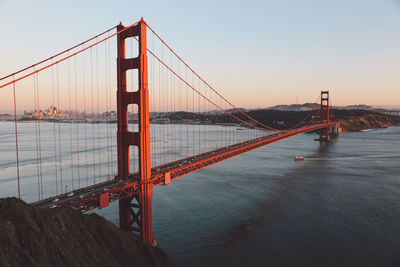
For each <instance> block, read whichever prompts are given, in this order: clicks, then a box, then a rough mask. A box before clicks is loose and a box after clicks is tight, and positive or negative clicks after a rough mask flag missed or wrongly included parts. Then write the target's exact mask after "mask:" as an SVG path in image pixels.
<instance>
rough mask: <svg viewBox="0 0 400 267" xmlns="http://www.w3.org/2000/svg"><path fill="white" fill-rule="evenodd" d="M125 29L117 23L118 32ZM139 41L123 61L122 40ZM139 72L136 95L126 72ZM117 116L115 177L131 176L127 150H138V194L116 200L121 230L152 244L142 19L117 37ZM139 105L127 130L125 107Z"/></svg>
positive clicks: (147, 101) (148, 138)
mask: <svg viewBox="0 0 400 267" xmlns="http://www.w3.org/2000/svg"><path fill="white" fill-rule="evenodd" d="M123 29H125V27H124V26H123V25H122V24H120V25H118V27H117V31H118V32H120V31H121V30H123ZM132 37H138V38H139V55H138V57H136V58H125V39H126V38H132ZM130 69H137V70H138V76H139V77H138V78H139V79H138V80H139V89H138V91H136V92H127V90H126V71H127V70H130ZM117 76H118V77H117V78H118V89H117V114H118V130H117V145H118V178H119V179H128V178H129V176H130V174H131V173H130V166H129V165H130V155H129V147H130V146H136V147H138V150H139V181H140V187H141V188H140V193H139V194H136V195H133V196H131V197H127V198H123V199H120V200H119V223H120V227H121V228H122V229H125V230H128V231H131V232H136V233H138V234H139V235H140V236H141V238H142V240H143V242H145V243H152V242H153V239H154V237H153V230H152V216H151V210H152V209H151V198H152V194H153V185H152V184H151V183H146V181H147V180H149V179H150V177H151V163H150V130H149V90H148V84H147V80H148V74H147V46H146V23H145V22H144V21H143V19H142V20H141V21H140V22H139V23H138V24H137V25H136V26H133V27H130V28H127V29H126V30H125V31H123V32H120V33H119V34H118V58H117ZM132 104H134V105H137V106H138V117H139V120H138V124H139V125H138V129H139V132H130V131H128V123H129V122H128V105H132Z"/></svg>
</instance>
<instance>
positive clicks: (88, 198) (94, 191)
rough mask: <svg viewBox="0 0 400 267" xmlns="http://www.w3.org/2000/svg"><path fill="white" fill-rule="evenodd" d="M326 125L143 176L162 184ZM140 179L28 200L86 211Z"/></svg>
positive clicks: (136, 187)
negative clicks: (167, 175)
mask: <svg viewBox="0 0 400 267" xmlns="http://www.w3.org/2000/svg"><path fill="white" fill-rule="evenodd" d="M329 125H330V126H331V125H335V123H330V124H329ZM326 126H327V125H326V124H314V125H310V126H308V127H303V128H299V129H296V130H293V131H287V132H280V133H274V134H269V135H266V136H263V137H259V138H255V139H251V140H248V141H245V142H241V143H237V144H234V145H230V146H227V147H223V148H219V149H216V150H212V151H209V152H206V153H203V154H199V155H195V156H192V157H188V158H184V159H181V160H178V161H174V162H171V163H168V164H165V165H161V166H157V167H154V168H152V170H151V173H152V176H151V179H149V180H147V181H146V183H152V184H153V185H154V186H157V185H161V184H165V176H166V174H167V173H169V175H170V179H171V181H172V180H174V179H177V178H179V177H181V176H183V175H186V174H189V173H191V172H195V171H198V170H200V169H203V168H205V167H208V166H210V165H213V164H216V163H219V162H221V161H224V160H227V159H229V158H232V157H235V156H238V155H240V154H243V153H246V152H249V151H251V150H254V149H257V148H259V147H262V146H265V145H268V144H271V143H274V142H276V141H279V140H282V139H285V138H288V137H291V136H294V135H298V134H301V133H306V132H310V131H315V130H318V129H321V128H325V127H326ZM141 182H142V183H143V181H139V174H138V173H134V174H132V175H131V176H129V177H128V179H118V178H115V179H113V180H111V181H107V182H103V183H99V184H96V185H93V186H89V187H85V188H81V189H78V190H75V191H73V192H72V193H71V192H70V193H66V194H62V195H59V196H54V197H51V198H47V199H44V200H41V201H38V202H35V203H32V204H33V205H35V206H37V207H43V208H45V207H52V208H55V207H72V208H74V209H77V210H80V211H82V212H86V211H89V210H92V209H95V208H99V207H100V196H102V197H106V198H107V197H108V201H109V202H113V201H116V200H119V199H122V198H125V197H128V196H131V195H134V194H137V193H138V192H139V191H140V183H141Z"/></svg>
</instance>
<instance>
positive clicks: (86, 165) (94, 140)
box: [0, 19, 337, 243]
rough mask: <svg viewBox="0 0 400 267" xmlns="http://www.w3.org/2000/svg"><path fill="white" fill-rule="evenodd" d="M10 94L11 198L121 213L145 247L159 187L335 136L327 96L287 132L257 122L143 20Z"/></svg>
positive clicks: (70, 53)
mask: <svg viewBox="0 0 400 267" xmlns="http://www.w3.org/2000/svg"><path fill="white" fill-rule="evenodd" d="M115 59H116V60H115ZM0 82H1V85H0V88H1V92H0V94H1V95H0V98H3V99H5V101H6V102H4V103H2V106H4V107H5V106H7V105H8V109H9V110H10V112H9V117H10V118H9V122H10V123H11V122H12V131H11V130H10V132H9V134H10V135H12V136H13V140H14V141H13V144H6V145H4V146H2V150H3V151H4V155H5V157H7V158H9V159H12V160H11V161H10V162H12V164H11V163H10V164H9V165H7V171H4V172H3V175H2V176H0V179H8V180H7V181H9V183H8V184H7V186H8V187H7V188H6V190H7V191H8V192H9V195H15V196H18V197H19V198H22V199H24V200H26V201H29V202H31V203H33V205H35V206H37V207H41V208H68V207H69V208H73V209H75V210H79V211H81V212H86V211H89V210H92V209H96V208H100V209H102V208H106V207H107V206H109V203H111V202H113V201H119V221H120V227H121V228H123V229H126V230H128V231H132V232H134V233H137V234H138V235H140V236H141V238H142V240H143V241H144V242H146V243H152V242H154V235H153V231H152V194H153V187H155V186H158V185H167V184H169V183H170V182H172V181H174V180H175V179H178V178H179V177H182V176H184V175H186V174H189V173H193V172H196V171H198V170H201V169H203V168H207V167H208V166H211V165H214V164H217V163H219V162H222V161H224V160H227V159H230V158H232V157H235V156H238V155H241V154H244V153H246V152H249V151H252V150H254V149H257V148H260V147H263V146H266V145H268V144H271V143H274V142H278V141H280V140H283V139H286V138H289V137H292V136H295V135H298V134H302V133H306V132H319V139H318V140H319V141H323V142H325V141H329V138H330V133H331V132H333V131H334V128H335V127H337V124H336V122H335V121H333V120H331V119H330V118H331V115H330V109H329V107H330V100H329V92H328V91H321V93H320V94H318V97H319V98H318V100H317V101H316V105H315V109H312V110H310V111H309V113H308V114H307V115H306V116H305V117H304V119H303V120H301V121H300V122H297V123H294V124H293V125H290V126H289V127H287V128H286V129H281V128H277V127H276V126H275V127H272V126H271V125H267V124H265V123H263V122H260V121H259V120H256V119H254V118H253V117H252V116H250V115H249V114H248V113H246V112H245V111H243V110H242V109H240V108H237V107H236V106H235V105H233V104H232V103H231V102H230V101H229V100H227V99H226V98H225V97H224V96H223V95H222V94H220V93H219V92H218V91H217V90H216V89H214V88H213V87H212V86H211V85H210V84H209V83H207V82H206V81H205V79H203V78H202V77H201V76H200V75H199V74H198V73H197V72H195V71H194V70H193V68H191V67H190V66H189V65H188V64H187V63H186V61H184V60H183V59H182V57H180V56H178V54H177V53H176V52H175V51H174V50H173V49H172V48H171V47H170V46H169V45H167V43H166V42H165V41H164V40H163V39H162V38H161V37H160V36H159V35H158V34H157V33H156V32H155V31H154V30H153V29H152V28H151V27H150V26H149V25H148V24H147V23H146V22H145V21H144V20H143V19H141V20H140V21H138V22H136V23H134V24H132V25H130V26H127V27H124V26H123V25H122V24H120V25H118V26H115V27H112V28H111V29H108V30H107V31H105V32H103V33H101V34H98V35H96V36H94V37H92V38H90V39H88V40H86V41H84V42H82V43H80V44H78V45H76V46H73V47H71V48H69V49H67V50H64V51H63V52H61V53H58V54H56V55H54V56H51V57H49V58H46V59H44V60H42V61H40V62H38V63H36V64H33V65H31V66H29V67H26V68H23V69H21V70H19V71H17V72H15V73H12V74H10V75H7V76H5V77H3V78H1V80H0ZM115 92H116V94H115ZM22 108H23V109H25V112H24V114H22V113H21V112H20V110H21V109H22ZM10 129H11V128H10Z"/></svg>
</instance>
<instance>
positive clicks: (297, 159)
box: [294, 156, 304, 161]
mask: <svg viewBox="0 0 400 267" xmlns="http://www.w3.org/2000/svg"><path fill="white" fill-rule="evenodd" d="M294 160H295V161H300V160H304V157H303V156H296V157H295V158H294Z"/></svg>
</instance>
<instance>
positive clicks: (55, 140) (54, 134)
mask: <svg viewBox="0 0 400 267" xmlns="http://www.w3.org/2000/svg"><path fill="white" fill-rule="evenodd" d="M51 92H52V98H53V106H52V110H51V113H52V120H53V143H54V169H55V174H56V195H58V170H57V138H56V117H57V108H56V107H55V102H54V66H53V67H51Z"/></svg>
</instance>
